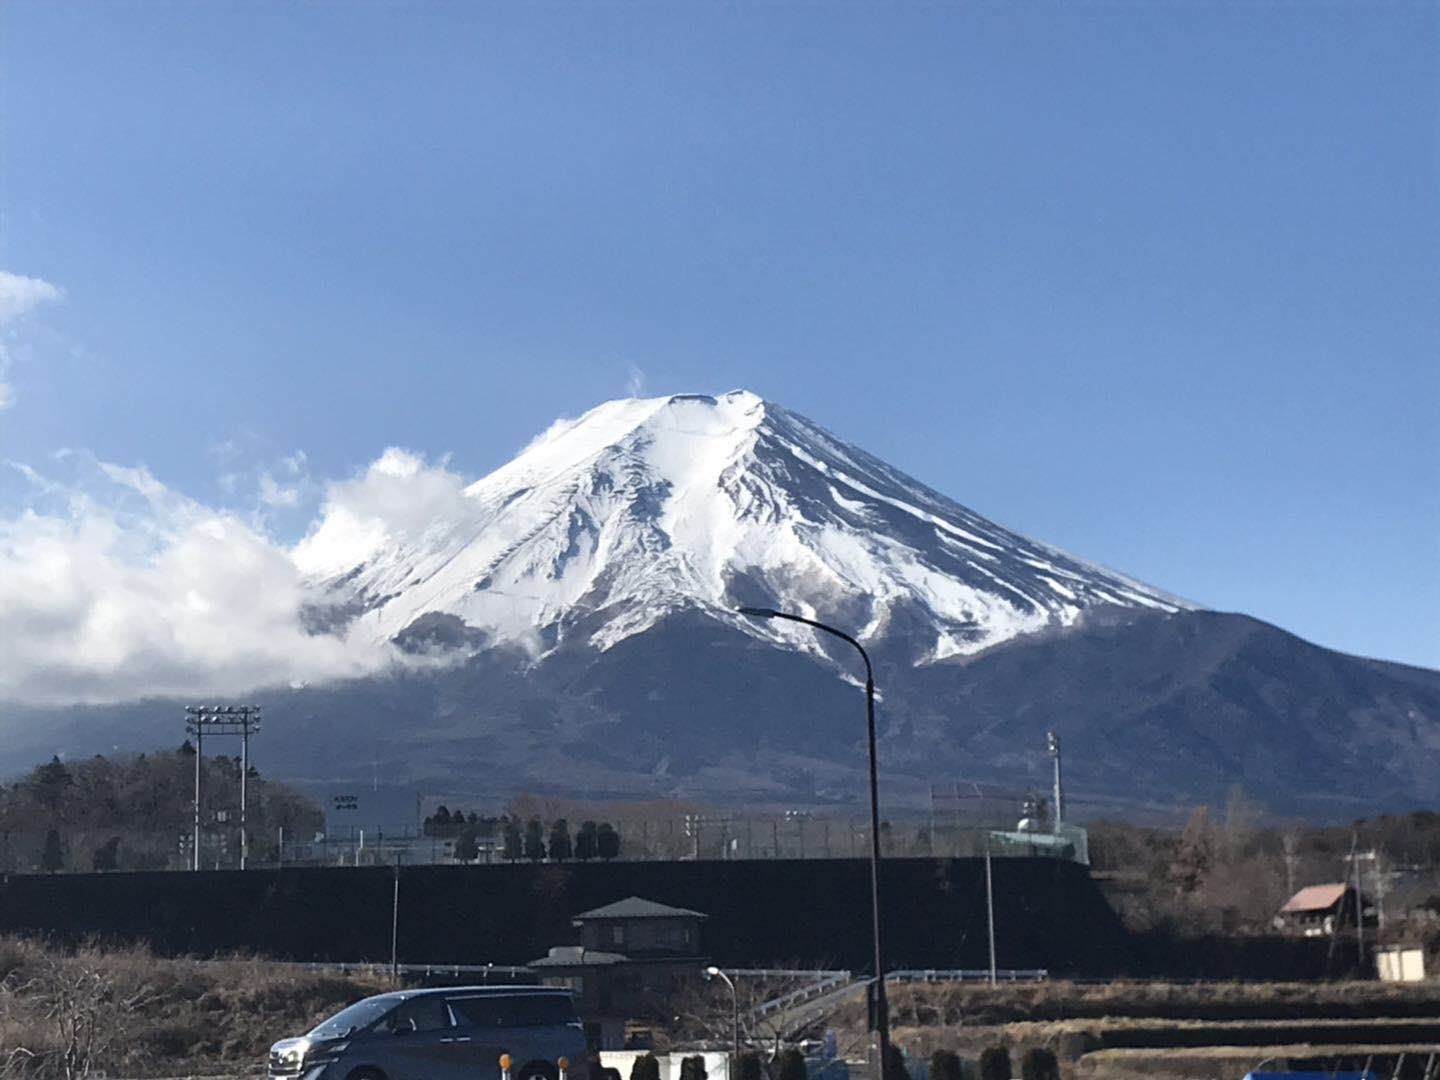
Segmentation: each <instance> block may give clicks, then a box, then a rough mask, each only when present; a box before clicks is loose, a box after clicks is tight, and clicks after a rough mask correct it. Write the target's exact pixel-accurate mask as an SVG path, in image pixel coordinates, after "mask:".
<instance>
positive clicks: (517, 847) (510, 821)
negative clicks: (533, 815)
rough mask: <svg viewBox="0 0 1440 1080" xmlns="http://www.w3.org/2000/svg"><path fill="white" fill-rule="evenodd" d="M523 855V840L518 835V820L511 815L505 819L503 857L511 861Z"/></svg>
mask: <svg viewBox="0 0 1440 1080" xmlns="http://www.w3.org/2000/svg"><path fill="white" fill-rule="evenodd" d="M524 855H525V840H524V838H523V837H522V836H521V835H520V822H518V821H516V820H515V818H513V817H507V818H506V819H505V858H507V859H508V860H510V861H511V862H515V861H516V860H517V859H521V858H523V857H524Z"/></svg>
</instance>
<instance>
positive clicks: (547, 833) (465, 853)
mask: <svg viewBox="0 0 1440 1080" xmlns="http://www.w3.org/2000/svg"><path fill="white" fill-rule="evenodd" d="M421 825H422V831H423V832H424V834H425V835H426V836H434V837H441V838H445V839H451V840H454V848H453V853H454V856H455V858H456V859H457V860H458V861H460V862H466V863H468V862H474V861H475V860H476V859H478V858H479V857H480V852H481V844H482V842H484V843H485V844H486V845H487V847H488V848H489V849H490V850H496V851H498V853H499V855H500V857H501V858H503V859H505V860H506V861H507V862H520V861H522V860H528V861H529V862H544V861H545V860H546V859H550V860H551V861H553V862H568V861H569V860H570V859H576V860H578V861H580V862H588V861H589V860H591V859H605V860H607V861H608V860H610V859H615V858H618V857H619V855H620V846H621V844H620V833H619V832H618V831H616V829H615V826H613V825H611V824H610V822H608V821H601V822H595V821H589V820H587V821H583V822H581V823H580V827H579V829H578V830H576V832H575V834H574V835H573V836H572V835H571V833H570V822H569V821H568V820H566V819H565V818H563V817H562V818H556V819H555V820H554V821H552V822H550V823H549V825H548V827H547V825H546V824H545V822H543V821H542V820H541V819H540V818H539V817H538V816H532V817H530V818H529V819H528V820H523V821H522V818H521V816H520V815H519V814H513V813H505V814H501V815H499V816H498V817H486V816H483V815H480V814H477V813H475V812H474V811H471V812H470V813H468V814H467V813H466V812H465V811H463V810H455V811H451V810H450V809H449V808H448V807H446V806H444V805H441V806H439V807H437V808H436V810H435V812H434V813H433V814H431V815H429V816H428V817H426V818H425V819H424V820H423V821H422V823H421Z"/></svg>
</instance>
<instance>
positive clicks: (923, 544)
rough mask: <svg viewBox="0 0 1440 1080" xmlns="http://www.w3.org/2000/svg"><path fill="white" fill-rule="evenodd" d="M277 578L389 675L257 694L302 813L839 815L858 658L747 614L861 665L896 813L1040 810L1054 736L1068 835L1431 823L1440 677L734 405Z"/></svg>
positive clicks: (319, 535)
mask: <svg viewBox="0 0 1440 1080" xmlns="http://www.w3.org/2000/svg"><path fill="white" fill-rule="evenodd" d="M400 479H401V480H402V481H403V479H404V478H403V477H401V478H400ZM293 557H294V559H295V561H296V563H297V564H298V565H299V566H300V568H301V569H302V570H303V572H304V573H305V575H306V576H307V578H308V580H309V582H310V588H311V593H312V594H313V600H312V602H311V603H310V604H309V606H308V607H307V608H306V610H305V612H304V618H305V622H306V625H307V627H308V629H309V631H310V632H311V633H313V634H317V635H319V634H332V635H343V636H344V637H345V638H346V639H347V640H358V641H362V642H366V643H368V644H370V645H373V646H381V647H384V648H393V649H394V650H396V651H397V652H398V653H399V654H400V655H402V656H404V657H405V658H406V659H405V661H404V662H403V663H401V664H398V665H397V666H396V667H395V668H394V670H392V671H389V672H387V673H385V674H382V675H375V676H372V677H368V678H358V679H351V680H347V681H341V682H331V683H328V684H324V685H318V684H317V685H313V686H303V687H297V688H292V689H288V690H261V691H259V692H258V693H257V694H256V695H255V697H256V699H257V700H259V701H260V702H261V703H262V704H264V705H265V706H266V715H267V718H268V722H269V726H268V728H267V731H266V734H265V737H264V741H265V752H266V754H267V755H273V757H271V760H272V761H273V762H274V763H275V764H274V765H272V766H271V771H272V772H277V773H280V774H282V775H288V776H290V777H291V778H294V779H299V780H307V781H310V782H312V783H314V784H316V785H319V786H323V785H326V784H331V783H334V782H338V781H345V780H353V779H356V778H360V777H363V778H364V779H365V780H367V781H368V780H369V779H370V778H371V776H372V775H376V776H377V777H378V773H379V763H381V762H383V763H385V775H386V781H387V782H388V783H390V784H392V785H394V786H396V787H399V786H404V787H406V788H408V789H409V790H412V791H413V790H415V789H422V790H427V791H451V792H464V793H466V794H467V795H469V796H470V797H472V798H488V797H492V796H493V797H494V798H495V799H497V800H498V799H503V798H504V797H506V796H508V795H511V794H514V793H516V792H518V791H522V790H530V791H535V792H541V793H543V792H552V793H556V794H565V795H571V796H584V797H590V798H606V799H625V800H633V799H640V798H653V797H658V796H665V797H675V798H683V799H689V800H694V801H697V802H708V803H713V804H719V805H725V804H729V805H736V804H745V805H750V806H756V805H769V806H777V807H778V806H784V807H794V806H801V805H804V806H826V805H829V806H833V807H836V808H839V809H842V810H843V809H844V808H845V807H847V806H849V805H851V804H856V805H858V804H859V802H860V800H861V798H862V797H863V794H864V782H863V768H864V763H865V756H864V737H863V736H864V731H863V722H862V718H863V711H862V709H861V707H860V702H859V700H858V698H857V689H856V687H857V684H858V678H857V676H858V670H857V663H856V657H854V656H853V654H852V653H850V652H849V651H848V649H847V648H846V647H844V646H840V648H839V649H838V650H837V648H836V646H835V644H834V643H833V642H832V641H830V640H828V639H827V638H825V637H824V636H823V635H817V634H815V633H813V632H811V631H810V630H809V629H808V628H803V627H800V626H798V625H795V624H791V623H782V622H777V621H758V622H757V621H755V620H751V619H748V618H746V617H744V616H741V615H739V614H738V613H737V609H738V608H740V607H742V606H760V607H771V608H777V609H781V610H787V611H791V612H795V613H797V614H801V615H805V616H808V617H811V618H816V619H820V620H822V621H825V622H828V623H832V624H834V625H837V626H840V627H842V628H844V629H847V630H849V631H850V632H852V633H854V634H855V636H856V637H857V638H859V639H860V640H861V641H862V642H863V643H864V645H865V647H866V648H867V650H868V651H869V652H870V654H871V656H872V658H873V660H874V662H875V670H876V682H877V685H878V687H879V691H880V694H881V701H880V707H879V710H878V713H879V723H880V727H881V737H880V768H881V773H882V787H883V791H884V793H885V797H886V799H887V801H889V802H891V803H892V804H893V805H894V806H895V807H897V808H899V807H903V806H907V805H908V806H911V807H915V808H919V807H921V806H923V805H925V804H926V803H927V800H928V799H929V796H930V791H931V785H935V784H940V785H945V786H946V787H949V786H951V785H954V784H958V783H962V782H963V783H968V782H969V781H990V782H994V783H996V784H997V785H999V786H1000V787H1003V788H1006V789H1008V790H1014V789H1017V788H1024V787H1027V786H1034V785H1043V784H1044V782H1045V777H1046V775H1047V774H1048V770H1049V761H1048V759H1047V758H1046V756H1045V752H1044V747H1045V732H1046V731H1047V730H1056V731H1058V732H1059V733H1060V734H1061V735H1062V737H1063V739H1064V742H1065V749H1066V773H1067V776H1068V778H1069V781H1070V785H1071V789H1072V790H1073V791H1074V792H1075V799H1074V803H1073V805H1074V807H1075V809H1076V810H1077V811H1081V812H1088V813H1091V814H1096V813H1109V812H1120V813H1128V812H1137V811H1140V810H1148V811H1151V812H1162V811H1163V812H1168V811H1171V810H1174V809H1176V808H1177V807H1181V806H1184V805H1187V804H1194V803H1196V802H1204V801H1216V800H1220V799H1223V798H1224V797H1225V795H1226V793H1227V792H1228V791H1230V790H1232V789H1233V788H1234V787H1235V786H1236V785H1239V786H1241V787H1243V788H1244V790H1245V791H1246V793H1247V794H1248V795H1249V796H1251V797H1252V798H1255V799H1257V800H1259V801H1261V802H1263V803H1265V804H1267V805H1268V806H1269V807H1270V808H1271V809H1273V810H1275V811H1281V812H1286V813H1293V812H1305V813H1309V814H1313V815H1317V816H1328V817H1339V818H1346V817H1354V816H1358V815H1360V814H1365V813H1371V812H1375V811H1377V810H1383V809H1392V808H1394V809H1403V808H1410V807H1415V806H1421V805H1425V804H1427V803H1428V804H1431V805H1434V804H1435V803H1436V802H1437V801H1440V672H1434V671H1429V670H1424V669H1419V668H1412V667H1406V666H1403V665H1399V664H1391V663H1385V662H1382V661H1377V660H1367V659H1362V658H1358V657H1353V656H1347V655H1343V654H1340V653H1336V652H1333V651H1330V650H1326V649H1323V648H1320V647H1318V646H1315V645H1312V644H1309V643H1307V642H1305V641H1302V640H1301V639H1299V638H1297V637H1295V636H1293V635H1291V634H1288V633H1286V632H1284V631H1283V630H1280V629H1277V628H1276V627H1273V626H1270V625H1267V624H1265V623H1263V622H1260V621H1258V620H1255V619H1252V618H1249V617H1247V616H1244V615H1237V614H1227V613H1221V612H1215V611H1208V610H1205V609H1203V608H1200V607H1198V606H1196V605H1194V604H1192V603H1189V602H1187V601H1185V600H1183V599H1181V598H1179V597H1177V596H1174V595H1171V594H1169V593H1167V592H1165V591H1163V590H1161V589H1158V588H1155V587H1153V586H1150V585H1147V584H1143V583H1141V582H1138V581H1136V580H1134V579H1132V578H1129V577H1127V576H1125V575H1124V574H1121V573H1118V572H1116V571H1114V570H1110V569H1106V568H1105V567H1103V566H1100V565H1097V564H1095V563H1092V562H1088V561H1086V560H1083V559H1080V558H1077V557H1075V556H1073V555H1069V554H1067V553H1065V552H1063V551H1060V550H1057V549H1056V548H1053V547H1050V546H1049V545H1046V544H1043V543H1040V542H1038V541H1035V540H1032V539H1029V538H1027V537H1024V536H1021V535H1019V534H1017V533H1014V532H1012V531H1010V530H1008V529H1005V528H1003V527H1001V526H1000V525H997V524H995V523H993V522H991V521H988V520H987V519H985V518H984V517H982V516H980V515H979V514H977V513H975V512H973V511H971V510H969V509H967V508H965V507H964V506H962V505H960V504H959V503H957V502H954V501H952V500H951V499H949V498H947V497H946V496H944V495H942V494H940V493H938V492H936V491H933V490H931V489H930V488H928V487H926V486H925V485H924V484H921V483H919V482H918V481H916V480H914V479H911V478H910V477H908V476H906V475H904V474H903V473H901V472H899V471H897V470H896V469H893V468H891V467H890V466H888V465H886V464H885V463H884V462H882V461H879V460H877V459H876V458H874V457H872V456H871V455H869V454H867V453H865V452H864V451H862V450H860V449H858V448H856V447H854V446H852V445H850V444H848V443H846V442H845V441H843V440H842V439H840V438H838V437H837V436H835V435H833V434H831V433H829V432H828V431H826V430H824V429H823V428H821V427H820V426H818V425H817V424H815V423H813V422H811V421H810V420H807V419H805V418H804V417H802V416H800V415H799V414H797V413H794V412H791V411H789V410H787V409H784V408H782V407H780V406H777V405H775V404H772V403H770V402H766V401H764V400H762V399H761V398H759V397H757V396H756V395H754V394H752V393H749V392H746V391H735V392H732V393H729V394H725V395H722V396H719V397H708V396H700V395H678V396H673V397H659V398H648V399H626V400H620V401H612V402H608V403H606V404H603V405H600V406H598V407H596V408H595V409H592V410H591V411H590V412H588V413H586V414H585V415H583V416H581V417H580V418H578V419H575V420H562V421H558V422H557V423H555V424H554V425H552V427H551V428H550V429H549V430H548V431H546V432H545V433H544V434H542V435H541V436H539V437H538V438H537V439H536V440H535V441H534V442H533V443H532V444H531V445H530V446H528V447H527V448H526V449H525V450H523V451H522V452H521V453H520V454H519V455H518V456H517V457H515V458H514V459H513V460H512V461H510V462H509V463H508V464H506V465H504V466H502V467H501V468H499V469H497V470H496V471H494V472H493V473H491V474H489V475H488V476H485V477H484V478H482V479H480V480H479V481H477V482H475V483H474V484H471V485H470V486H468V487H467V488H464V489H463V491H461V492H460V493H459V494H458V495H456V496H455V497H453V498H448V499H447V500H445V501H444V503H443V505H442V506H441V507H439V508H438V509H434V510H433V511H427V512H426V514H425V515H423V517H422V518H421V520H418V521H415V522H413V523H411V527H407V528H405V529H387V528H384V527H380V526H378V525H377V524H376V523H375V522H374V521H369V520H362V519H360V518H357V517H353V516H347V515H344V514H331V515H329V516H327V517H326V519H325V520H324V522H323V524H322V525H321V526H319V527H318V528H317V529H316V530H315V531H313V532H312V533H311V534H310V535H309V536H307V537H306V538H305V540H304V541H302V542H301V543H300V544H299V545H298V547H297V548H296V549H295V550H294V552H293ZM171 708H172V706H171V705H169V704H166V703H156V702H145V703H133V704H128V705H114V706H88V707H76V708H72V709H58V710H57V709H38V708H16V709H12V710H11V718H12V719H14V720H17V721H18V722H17V723H14V724H12V725H11V731H12V738H11V739H10V750H9V755H8V757H7V759H6V760H5V761H0V764H12V763H13V764H19V763H20V759H19V758H18V756H17V755H20V754H29V755H30V756H29V758H28V761H33V760H34V751H35V749H37V748H39V747H40V746H44V747H45V750H44V753H45V754H46V755H48V754H49V753H50V749H49V748H50V747H53V746H54V745H55V742H56V739H57V738H62V739H64V740H68V742H67V746H69V745H71V744H73V748H72V751H71V752H83V751H87V750H88V751H92V752H93V750H94V749H98V748H101V747H104V748H108V747H109V746H110V745H112V743H117V742H118V743H120V744H121V745H133V746H135V747H136V748H141V747H144V746H149V745H155V738H156V737H157V734H156V733H159V732H170V731H171V730H172V729H173V727H174V726H175V725H174V723H173V716H171V715H170V712H168V711H167V710H169V709H171ZM157 718H159V719H157ZM161 719H163V724H162V723H161ZM26 721H30V722H29V723H26ZM26 730H29V731H39V732H43V741H35V740H34V739H32V740H30V741H32V742H34V747H31V746H29V745H28V744H27V741H26V739H25V738H23V737H19V736H13V733H15V732H23V731H26ZM158 737H162V738H164V737H165V736H158ZM28 761H27V763H28Z"/></svg>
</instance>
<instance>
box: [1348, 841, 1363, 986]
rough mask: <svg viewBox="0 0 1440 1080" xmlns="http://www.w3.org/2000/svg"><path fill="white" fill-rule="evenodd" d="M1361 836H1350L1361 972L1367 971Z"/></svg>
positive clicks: (1356, 939)
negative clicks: (1361, 879) (1361, 882)
mask: <svg viewBox="0 0 1440 1080" xmlns="http://www.w3.org/2000/svg"><path fill="white" fill-rule="evenodd" d="M1359 845H1360V834H1359V832H1358V831H1357V832H1352V833H1351V834H1350V875H1351V877H1353V878H1354V879H1355V944H1356V947H1357V949H1358V950H1359V954H1360V970H1361V971H1364V970H1365V898H1364V897H1363V896H1362V895H1361V893H1360V858H1359V851H1358V848H1359Z"/></svg>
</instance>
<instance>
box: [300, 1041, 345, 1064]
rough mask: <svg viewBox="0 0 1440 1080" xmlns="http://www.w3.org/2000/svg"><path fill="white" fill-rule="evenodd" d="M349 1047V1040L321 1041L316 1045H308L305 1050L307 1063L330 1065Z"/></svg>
mask: <svg viewBox="0 0 1440 1080" xmlns="http://www.w3.org/2000/svg"><path fill="white" fill-rule="evenodd" d="M348 1049H350V1044H349V1043H348V1042H332V1043H320V1044H318V1045H316V1046H311V1047H307V1048H306V1051H305V1064H306V1065H329V1064H330V1063H331V1062H332V1061H335V1060H337V1059H338V1058H339V1057H340V1055H341V1054H343V1053H345V1051H346V1050H348Z"/></svg>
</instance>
